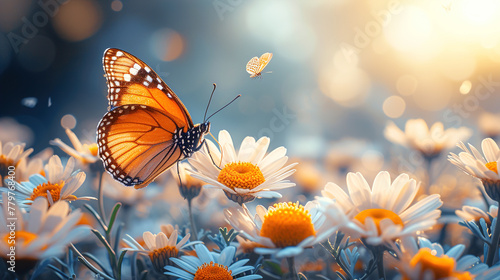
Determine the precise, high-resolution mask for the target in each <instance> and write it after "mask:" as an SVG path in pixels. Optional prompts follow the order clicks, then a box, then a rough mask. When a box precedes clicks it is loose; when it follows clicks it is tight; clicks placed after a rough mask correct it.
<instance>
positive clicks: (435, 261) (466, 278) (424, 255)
mask: <svg viewBox="0 0 500 280" xmlns="http://www.w3.org/2000/svg"><path fill="white" fill-rule="evenodd" d="M417 264H420V265H421V272H422V273H429V271H430V272H431V273H432V274H433V275H434V277H433V279H443V278H447V279H448V277H450V278H453V279H458V280H471V279H472V277H471V275H470V273H469V272H456V271H455V264H456V263H455V260H454V259H453V258H450V257H448V256H446V255H442V256H440V257H438V256H435V255H433V254H432V252H431V249H429V248H422V249H420V250H419V251H418V253H417V254H416V255H415V256H414V257H413V258H412V259H411V261H410V265H411V266H412V267H415V266H416V265H417ZM404 279H407V278H406V277H404Z"/></svg>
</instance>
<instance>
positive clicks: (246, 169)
mask: <svg viewBox="0 0 500 280" xmlns="http://www.w3.org/2000/svg"><path fill="white" fill-rule="evenodd" d="M217 181H219V182H220V183H222V184H223V185H224V186H226V187H228V188H231V189H233V190H234V189H236V188H240V189H249V190H252V189H254V188H256V187H257V186H259V185H260V184H262V183H264V182H265V181H266V179H265V178H264V175H263V174H262V172H261V171H260V168H259V167H258V166H257V165H255V164H251V163H249V162H231V163H228V164H226V166H224V168H223V169H222V170H221V171H220V172H219V176H218V177H217Z"/></svg>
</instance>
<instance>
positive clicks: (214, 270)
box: [193, 262, 233, 280]
mask: <svg viewBox="0 0 500 280" xmlns="http://www.w3.org/2000/svg"><path fill="white" fill-rule="evenodd" d="M231 273H232V271H231V270H228V268H227V266H225V265H220V264H218V263H214V262H210V263H205V264H203V265H202V266H200V267H198V270H196V273H195V274H194V278H193V280H233V276H231Z"/></svg>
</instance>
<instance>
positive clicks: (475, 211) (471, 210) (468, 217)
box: [455, 205, 498, 223]
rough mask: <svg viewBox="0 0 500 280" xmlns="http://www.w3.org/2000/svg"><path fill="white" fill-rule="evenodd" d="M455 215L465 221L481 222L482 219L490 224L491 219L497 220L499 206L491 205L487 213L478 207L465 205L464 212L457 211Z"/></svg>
mask: <svg viewBox="0 0 500 280" xmlns="http://www.w3.org/2000/svg"><path fill="white" fill-rule="evenodd" d="M455 214H456V215H457V216H458V217H460V218H461V219H462V220H464V221H479V220H480V219H481V218H482V219H484V220H485V221H486V222H487V223H490V222H491V218H496V217H497V215H498V206H497V205H491V206H490V209H489V211H487V212H486V211H484V210H483V209H480V208H478V207H474V206H468V205H465V206H463V207H462V210H455Z"/></svg>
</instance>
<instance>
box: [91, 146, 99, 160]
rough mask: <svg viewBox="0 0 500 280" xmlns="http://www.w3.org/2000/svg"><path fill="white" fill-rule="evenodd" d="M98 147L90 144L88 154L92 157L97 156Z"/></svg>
mask: <svg viewBox="0 0 500 280" xmlns="http://www.w3.org/2000/svg"><path fill="white" fill-rule="evenodd" d="M98 149H99V148H98V147H97V143H93V144H90V145H89V151H90V154H92V155H93V156H95V157H96V156H97V151H98Z"/></svg>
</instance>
